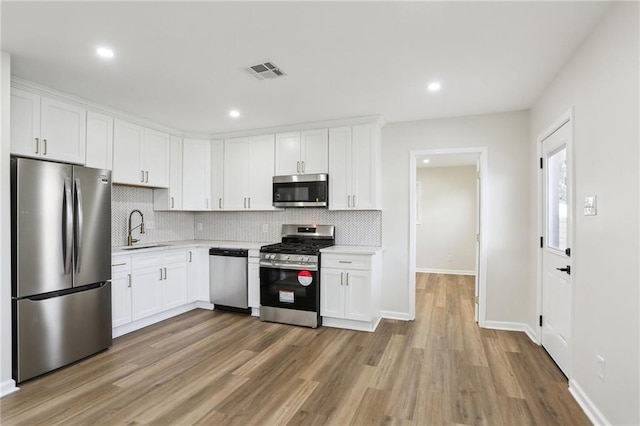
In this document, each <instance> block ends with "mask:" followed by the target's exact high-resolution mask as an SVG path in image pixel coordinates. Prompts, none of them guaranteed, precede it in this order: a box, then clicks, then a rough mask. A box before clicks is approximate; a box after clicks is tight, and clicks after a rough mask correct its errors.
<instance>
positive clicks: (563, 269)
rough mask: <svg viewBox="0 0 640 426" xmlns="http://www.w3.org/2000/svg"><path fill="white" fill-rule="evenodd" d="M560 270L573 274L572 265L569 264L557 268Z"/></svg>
mask: <svg viewBox="0 0 640 426" xmlns="http://www.w3.org/2000/svg"><path fill="white" fill-rule="evenodd" d="M556 269H557V270H558V271H562V272H566V273H567V275H571V266H570V265H567V267H566V268H556Z"/></svg>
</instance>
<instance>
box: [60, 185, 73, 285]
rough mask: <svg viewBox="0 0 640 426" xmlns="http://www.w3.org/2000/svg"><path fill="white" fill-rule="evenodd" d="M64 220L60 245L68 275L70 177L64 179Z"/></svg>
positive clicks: (70, 225) (70, 242) (70, 256)
mask: <svg viewBox="0 0 640 426" xmlns="http://www.w3.org/2000/svg"><path fill="white" fill-rule="evenodd" d="M63 204H64V220H63V224H62V226H63V230H62V236H63V242H64V245H63V247H62V250H63V254H62V258H63V259H64V274H65V275H69V274H70V273H71V259H72V251H71V248H72V247H73V198H72V197H71V179H70V178H66V179H65V180H64V203H63Z"/></svg>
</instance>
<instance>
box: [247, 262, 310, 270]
mask: <svg viewBox="0 0 640 426" xmlns="http://www.w3.org/2000/svg"><path fill="white" fill-rule="evenodd" d="M260 267H261V268H267V269H283V270H287V269H289V270H295V271H317V270H318V265H299V264H296V263H272V262H260Z"/></svg>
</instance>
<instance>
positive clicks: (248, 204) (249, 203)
mask: <svg viewBox="0 0 640 426" xmlns="http://www.w3.org/2000/svg"><path fill="white" fill-rule="evenodd" d="M247 200H249V201H248V203H247V206H249V207H248V208H251V197H249V198H247Z"/></svg>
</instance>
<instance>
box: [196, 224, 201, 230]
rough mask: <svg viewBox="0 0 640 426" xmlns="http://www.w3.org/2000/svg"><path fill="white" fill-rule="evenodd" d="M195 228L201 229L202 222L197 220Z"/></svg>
mask: <svg viewBox="0 0 640 426" xmlns="http://www.w3.org/2000/svg"><path fill="white" fill-rule="evenodd" d="M196 229H197V230H198V231H202V223H200V222H198V223H197V224H196Z"/></svg>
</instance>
